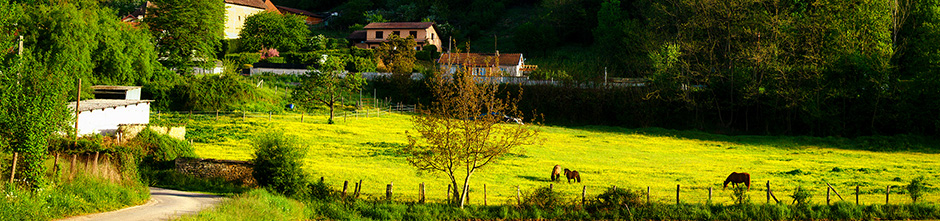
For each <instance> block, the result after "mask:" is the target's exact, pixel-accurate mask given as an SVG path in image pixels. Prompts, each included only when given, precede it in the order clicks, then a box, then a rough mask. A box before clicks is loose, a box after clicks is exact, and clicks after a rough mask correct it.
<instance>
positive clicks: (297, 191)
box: [251, 132, 307, 196]
mask: <svg viewBox="0 0 940 221" xmlns="http://www.w3.org/2000/svg"><path fill="white" fill-rule="evenodd" d="M253 144H254V147H255V153H254V156H253V158H252V159H251V162H252V163H253V164H254V166H253V169H254V170H253V171H252V172H251V175H252V176H253V177H254V178H255V180H257V181H258V184H259V185H261V186H262V187H266V188H270V189H271V190H273V191H274V192H278V193H281V194H284V195H287V196H302V194H303V193H305V191H306V189H307V188H306V187H307V175H306V173H305V172H304V170H303V168H302V166H303V158H304V149H303V147H301V146H300V145H298V144H297V141H296V138H294V137H291V136H287V135H284V133H282V132H277V133H271V132H269V133H263V134H261V136H258V137H257V138H256V139H255V140H254V143H253Z"/></svg>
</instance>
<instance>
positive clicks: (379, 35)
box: [375, 31, 385, 39]
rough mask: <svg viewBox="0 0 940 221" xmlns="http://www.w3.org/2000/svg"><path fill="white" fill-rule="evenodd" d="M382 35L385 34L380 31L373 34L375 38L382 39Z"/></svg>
mask: <svg viewBox="0 0 940 221" xmlns="http://www.w3.org/2000/svg"><path fill="white" fill-rule="evenodd" d="M384 34H385V33H383V32H382V31H377V32H375V38H378V39H382V35H384Z"/></svg>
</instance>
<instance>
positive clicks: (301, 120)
mask: <svg viewBox="0 0 940 221" xmlns="http://www.w3.org/2000/svg"><path fill="white" fill-rule="evenodd" d="M300 122H301V123H303V122H304V112H303V111H301V112H300Z"/></svg>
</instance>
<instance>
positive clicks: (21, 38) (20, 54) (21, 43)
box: [18, 35, 23, 57]
mask: <svg viewBox="0 0 940 221" xmlns="http://www.w3.org/2000/svg"><path fill="white" fill-rule="evenodd" d="M18 55H19V56H20V57H23V36H22V35H20V51H19V54H18Z"/></svg>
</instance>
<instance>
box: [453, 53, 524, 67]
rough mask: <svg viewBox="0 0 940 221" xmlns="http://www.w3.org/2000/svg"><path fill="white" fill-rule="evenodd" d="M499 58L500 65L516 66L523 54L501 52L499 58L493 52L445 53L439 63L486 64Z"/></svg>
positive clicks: (490, 63)
mask: <svg viewBox="0 0 940 221" xmlns="http://www.w3.org/2000/svg"><path fill="white" fill-rule="evenodd" d="M497 60H498V62H499V65H500V66H514V65H518V64H519V61H520V60H522V54H519V53H506V54H499V58H496V54H493V53H445V54H442V55H441V58H440V59H438V60H437V63H439V64H444V63H448V62H454V63H455V64H458V65H471V66H485V65H492V64H493V63H494V62H496V61H497Z"/></svg>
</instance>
